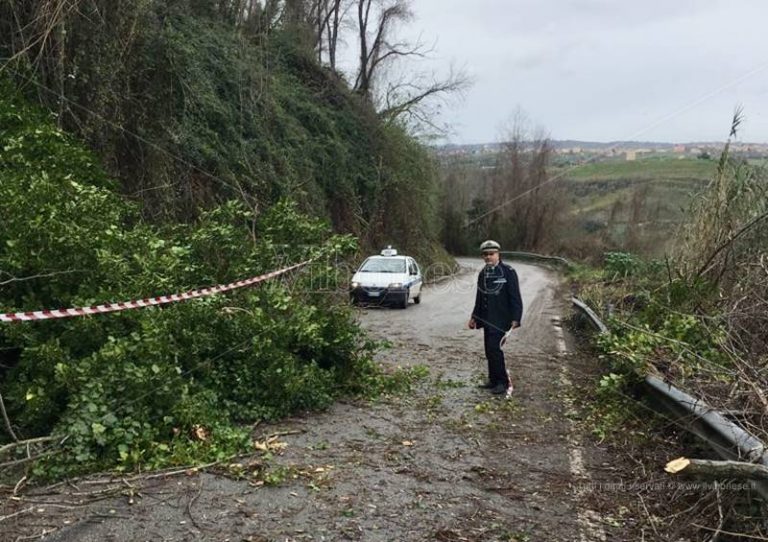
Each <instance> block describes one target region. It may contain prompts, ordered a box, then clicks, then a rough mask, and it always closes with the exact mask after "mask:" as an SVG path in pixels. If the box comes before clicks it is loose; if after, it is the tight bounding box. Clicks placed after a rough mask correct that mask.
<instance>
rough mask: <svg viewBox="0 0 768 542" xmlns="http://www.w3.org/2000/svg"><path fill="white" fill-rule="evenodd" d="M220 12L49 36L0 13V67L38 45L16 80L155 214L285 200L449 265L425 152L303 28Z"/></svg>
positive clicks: (104, 4) (108, 4)
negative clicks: (321, 56) (323, 57)
mask: <svg viewBox="0 0 768 542" xmlns="http://www.w3.org/2000/svg"><path fill="white" fill-rule="evenodd" d="M252 4H258V3H252ZM267 4H270V5H272V4H273V3H271V2H270V3H267ZM286 4H287V3H286ZM294 4H297V3H294ZM226 5H228V3H226V2H211V1H207V0H206V1H187V0H182V1H178V2H147V1H145V0H127V1H125V2H120V3H119V4H118V5H115V3H114V2H112V1H110V0H95V1H93V2H87V3H85V4H83V5H81V6H78V9H77V10H68V11H67V13H66V16H65V20H64V21H63V22H61V23H60V26H59V27H57V30H56V31H55V32H50V31H46V30H47V29H46V28H40V29H39V30H38V31H37V32H38V33H39V35H41V36H45V39H41V40H36V39H34V38H35V36H37V35H38V33H34V32H33V30H34V29H35V28H37V25H40V24H42V23H40V21H39V20H38V19H35V18H34V16H33V15H34V10H31V11H29V12H27V10H16V11H13V10H11V11H8V9H9V8H7V7H5V8H4V7H3V6H0V57H10V56H13V54H14V53H16V52H18V51H19V43H30V42H31V43H33V45H32V46H31V48H27V49H25V50H26V53H24V54H21V55H17V58H18V61H16V62H14V63H13V64H12V66H11V68H10V69H8V70H6V73H11V74H12V76H13V78H14V80H15V82H16V83H17V84H18V85H19V86H21V87H23V88H25V89H26V92H27V94H28V95H29V96H31V97H33V98H34V99H35V100H38V101H39V102H40V103H42V104H43V105H44V106H45V107H46V108H48V109H49V110H50V111H52V112H54V113H55V114H56V116H57V121H58V123H59V125H60V126H62V127H63V128H64V129H66V130H67V131H68V132H70V133H74V134H77V135H78V136H80V137H81V138H82V139H83V140H84V141H85V142H86V143H87V145H88V147H89V148H90V149H92V150H93V151H94V152H95V153H96V155H97V156H99V157H100V158H101V159H102V163H103V164H104V165H105V167H106V168H107V171H108V172H109V174H110V175H111V176H113V177H114V178H115V179H116V180H117V181H118V189H119V190H120V192H121V193H123V194H125V195H126V196H128V197H130V198H131V199H132V200H133V201H136V202H137V203H138V204H139V206H140V211H141V213H142V215H143V216H144V217H146V218H150V219H151V220H153V221H162V220H168V219H173V220H180V221H186V220H189V219H190V218H194V217H196V216H197V214H198V212H199V210H200V209H201V208H209V207H211V206H213V205H216V204H218V203H220V202H222V201H227V200H230V199H238V200H241V201H244V202H245V204H246V205H247V206H248V207H249V208H254V209H263V208H264V207H265V206H269V205H271V204H272V203H274V202H276V201H278V200H280V199H282V198H288V199H290V200H292V201H295V202H296V203H297V205H298V207H299V209H301V210H302V211H303V212H306V213H307V214H310V215H312V216H317V217H321V218H325V219H327V220H328V221H329V222H330V224H331V226H332V228H333V230H334V231H335V232H338V233H350V234H353V235H355V236H356V237H358V239H359V241H360V245H361V250H363V251H364V252H369V251H371V250H377V251H378V250H380V249H381V247H382V245H384V244H389V243H391V244H393V245H394V246H397V248H399V249H401V250H403V251H407V252H408V253H410V254H412V255H414V256H417V257H419V258H420V260H421V261H422V263H423V264H424V265H428V264H429V263H431V262H432V261H435V260H443V261H447V260H448V259H447V255H446V254H445V252H444V251H442V250H441V249H440V248H439V243H437V242H436V239H437V231H438V227H437V223H436V222H437V218H436V213H435V205H436V202H435V198H436V175H437V173H436V172H437V169H436V165H435V163H434V161H433V160H432V158H431V157H430V155H429V154H428V152H427V151H426V150H425V149H424V147H423V146H422V145H421V144H419V142H417V141H416V140H414V139H413V138H411V137H410V136H409V135H408V134H407V131H406V130H405V129H404V128H403V126H401V125H400V124H399V123H398V122H397V121H389V122H383V121H382V120H381V119H380V118H379V116H378V115H377V114H376V111H375V110H374V107H373V105H372V104H371V103H370V100H368V99H367V98H366V97H364V96H361V95H359V94H356V93H354V92H352V91H350V89H349V85H348V84H347V82H346V81H345V80H344V78H343V77H342V76H341V75H340V74H338V73H336V72H334V71H333V70H331V69H329V68H327V67H324V66H321V65H320V64H319V63H318V62H317V60H316V54H315V53H314V52H313V50H312V47H311V45H310V46H308V45H307V44H306V39H305V36H304V34H303V32H304V31H303V30H302V29H301V28H299V27H296V26H295V25H292V24H290V23H289V22H288V21H287V20H282V19H279V20H271V19H270V18H269V16H268V14H266V13H264V14H262V15H258V14H257V13H254V14H252V16H251V18H249V19H248V21H247V22H243V21H241V22H238V20H237V19H238V17H237V14H236V13H231V12H230V11H229V10H228V9H225V6H226ZM277 5H278V3H274V6H272V7H275V6H277ZM4 9H5V10H6V11H3V10H4ZM251 9H253V10H256V12H260V9H258V7H253V6H252V7H251ZM264 9H265V10H267V11H268V8H267V7H265V8H264ZM270 9H271V8H270ZM286 9H287V8H286ZM4 13H5V14H6V15H5V17H3V14H4ZM14 17H16V18H18V17H28V20H27V19H22V20H21V22H20V23H19V24H16V23H14ZM3 19H6V20H5V21H3ZM25 23H28V24H25ZM19 27H21V28H23V29H25V30H23V31H22V30H19ZM29 29H33V30H29ZM3 30H5V32H4V31H3ZM24 32H33V33H32V34H30V35H26V34H24ZM22 37H23V38H24V39H22ZM19 40H21V41H19ZM41 59H43V60H42V61H41ZM62 95H63V96H65V97H66V98H65V99H61V96H62Z"/></svg>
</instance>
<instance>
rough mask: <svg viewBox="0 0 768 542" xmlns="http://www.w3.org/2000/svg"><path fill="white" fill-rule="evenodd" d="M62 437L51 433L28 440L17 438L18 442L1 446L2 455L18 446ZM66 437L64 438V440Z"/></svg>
mask: <svg viewBox="0 0 768 542" xmlns="http://www.w3.org/2000/svg"><path fill="white" fill-rule="evenodd" d="M60 438H61V437H58V436H56V437H55V436H53V435H49V436H47V437H35V438H30V439H27V440H17V441H16V442H12V443H10V444H6V445H5V446H0V456H2V455H3V454H6V453H8V452H10V451H11V450H15V449H16V448H20V447H21V446H29V445H31V444H40V443H42V442H52V441H54V440H59V439H60ZM65 439H66V437H64V439H62V442H63V441H64V440H65Z"/></svg>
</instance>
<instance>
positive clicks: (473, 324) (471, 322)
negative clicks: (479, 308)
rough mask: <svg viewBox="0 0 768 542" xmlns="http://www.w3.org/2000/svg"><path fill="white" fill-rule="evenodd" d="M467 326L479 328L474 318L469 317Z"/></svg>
mask: <svg viewBox="0 0 768 542" xmlns="http://www.w3.org/2000/svg"><path fill="white" fill-rule="evenodd" d="M467 327H468V328H469V329H477V322H475V319H474V318H470V319H469V322H467Z"/></svg>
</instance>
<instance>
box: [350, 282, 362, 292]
mask: <svg viewBox="0 0 768 542" xmlns="http://www.w3.org/2000/svg"><path fill="white" fill-rule="evenodd" d="M349 286H350V287H351V288H352V289H353V290H354V289H356V288H359V287H360V283H359V282H354V281H352V284H350V285H349Z"/></svg>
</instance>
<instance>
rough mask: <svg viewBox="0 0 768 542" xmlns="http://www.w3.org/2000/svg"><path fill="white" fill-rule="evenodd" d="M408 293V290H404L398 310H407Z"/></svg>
mask: <svg viewBox="0 0 768 542" xmlns="http://www.w3.org/2000/svg"><path fill="white" fill-rule="evenodd" d="M409 293H410V290H406V291H405V294H403V300H402V301H401V302H400V308H401V309H407V308H408V294H409Z"/></svg>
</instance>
